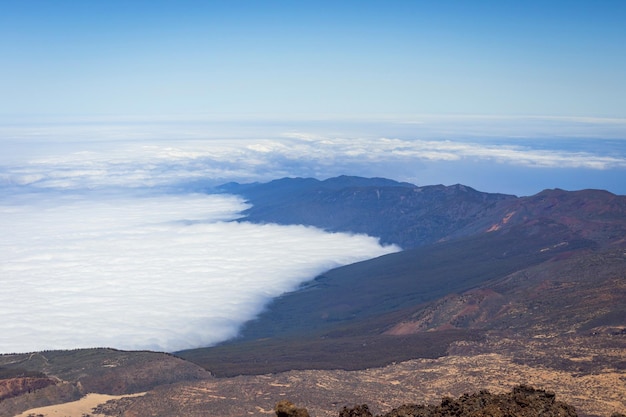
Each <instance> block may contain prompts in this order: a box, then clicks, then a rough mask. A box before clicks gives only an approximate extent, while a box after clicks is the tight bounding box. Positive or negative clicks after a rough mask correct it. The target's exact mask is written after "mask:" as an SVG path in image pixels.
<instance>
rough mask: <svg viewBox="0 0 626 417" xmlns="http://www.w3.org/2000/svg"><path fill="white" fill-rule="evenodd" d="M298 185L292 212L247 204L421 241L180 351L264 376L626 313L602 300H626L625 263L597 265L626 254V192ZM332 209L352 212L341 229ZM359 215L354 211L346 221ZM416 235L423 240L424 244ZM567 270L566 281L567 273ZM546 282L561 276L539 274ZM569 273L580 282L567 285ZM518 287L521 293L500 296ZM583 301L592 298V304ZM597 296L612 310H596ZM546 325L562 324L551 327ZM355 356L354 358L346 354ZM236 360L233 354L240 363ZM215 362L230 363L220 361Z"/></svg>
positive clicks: (337, 273) (308, 287)
mask: <svg viewBox="0 0 626 417" xmlns="http://www.w3.org/2000/svg"><path fill="white" fill-rule="evenodd" d="M302 181H306V183H307V184H309V185H308V187H309V188H308V189H307V190H305V191H303V194H301V195H300V196H299V197H294V198H293V199H292V198H291V197H290V196H288V195H283V196H282V198H284V199H285V200H284V201H285V205H284V206H280V205H276V206H274V205H269V206H263V205H262V204H261V205H260V207H259V210H258V211H254V210H253V209H254V207H253V209H251V211H250V213H251V218H250V219H249V220H251V221H252V220H254V219H256V220H254V221H269V219H270V218H271V216H274V215H278V213H281V212H284V213H291V214H293V216H294V218H297V219H298V220H299V221H302V222H304V223H307V221H308V224H315V225H317V226H319V225H320V224H319V223H320V222H327V224H330V223H332V224H334V226H332V227H336V228H339V227H346V228H347V227H348V225H354V224H358V225H361V226H362V227H363V229H367V230H368V231H369V232H372V231H375V230H376V228H377V227H386V226H388V227H389V228H390V229H393V233H391V232H390V233H389V234H387V238H388V239H389V240H391V241H394V240H393V239H399V240H401V241H403V242H405V243H407V242H412V243H411V244H413V245H416V246H417V247H415V248H414V249H410V250H405V251H403V252H399V253H395V254H391V255H387V256H383V257H380V258H377V259H373V260H369V261H365V262H360V263H356V264H353V265H348V266H345V267H342V268H337V269H334V270H332V271H328V272H327V273H324V274H322V275H320V276H318V277H317V278H315V279H314V280H312V281H311V282H309V283H306V284H305V285H303V286H302V287H301V288H300V289H299V290H298V291H294V292H292V293H288V294H284V295H283V296H281V297H279V298H278V299H276V300H274V301H273V302H272V303H271V304H270V305H269V306H268V307H267V309H266V310H265V311H264V312H263V313H262V314H261V315H260V316H259V317H258V318H257V319H256V320H254V321H251V322H249V323H247V324H246V325H245V326H244V328H243V329H242V332H241V337H240V338H239V339H236V340H233V341H230V342H227V343H225V344H223V345H220V346H217V347H214V348H208V349H196V350H192V351H186V352H179V354H180V355H181V356H182V357H184V358H187V359H190V360H192V361H194V362H196V363H198V364H201V365H202V366H205V367H207V368H208V369H212V370H216V371H217V372H218V373H219V372H224V373H225V374H229V372H244V373H245V372H249V371H250V370H252V369H257V370H259V371H263V372H270V371H272V370H276V369H286V368H284V367H283V366H284V365H285V364H287V363H289V366H296V365H294V364H295V363H302V362H307V363H306V364H305V365H303V366H307V367H313V368H315V367H322V368H324V367H333V366H334V367H348V368H350V369H356V368H357V367H358V366H376V365H380V364H381V361H382V363H389V362H390V361H393V360H403V359H408V358H410V357H431V356H429V355H433V354H437V352H438V353H439V354H443V352H445V349H446V346H447V345H448V344H449V343H450V342H452V341H454V340H459V339H463V338H469V339H471V338H476V337H480V335H482V334H484V332H486V331H514V332H519V331H524V332H526V333H528V334H532V332H538V331H542V332H544V331H545V332H548V331H549V332H552V333H558V331H559V328H560V329H568V330H567V331H573V330H572V329H574V330H575V329H579V328H580V326H581V325H582V323H587V322H589V323H591V324H588V325H587V327H589V326H591V327H589V328H595V327H597V326H595V327H594V325H592V324H593V323H595V322H594V320H596V321H598V323H605V324H607V325H608V323H612V325H618V324H619V323H615V320H613V319H615V318H616V317H618V316H619V315H620V314H621V312H623V311H624V303H623V301H620V298H619V297H618V298H615V297H608V296H607V294H611V293H614V294H622V293H623V291H622V290H621V289H620V288H621V285H622V284H621V283H623V281H624V279H626V272H625V270H626V267H624V266H623V263H620V262H617V263H615V262H608V261H607V262H604V263H603V262H600V263H598V264H593V263H589V262H590V261H589V259H592V258H593V256H596V255H597V254H598V253H599V252H598V251H604V250H606V248H609V249H610V248H618V247H623V246H624V236H626V197H623V196H615V195H613V194H611V193H608V192H603V191H596V190H585V191H579V192H566V191H562V190H546V191H544V192H542V193H539V194H537V195H536V196H531V197H525V198H517V197H512V196H502V195H489V194H484V193H479V192H477V191H475V190H472V189H469V188H467V187H463V186H452V187H443V186H433V187H411V186H404V185H399V186H394V187H390V188H384V187H379V186H372V187H369V186H363V187H356V188H350V187H348V188H340V189H332V190H331V189H326V190H323V189H319V188H315V187H317V185H315V184H316V183H315V182H311V181H308V180H302ZM282 182H283V185H285V184H293V183H292V182H291V181H290V180H282ZM339 183H341V181H339ZM361 184H363V181H362V180H361ZM311 187H313V188H311ZM322 197H323V198H322ZM254 201H261V200H254V199H252V202H253V203H254ZM296 203H298V204H296ZM309 203H311V204H316V206H315V207H314V209H311V210H309V209H308V208H307V207H308V205H307V204H309ZM294 204H295V206H294ZM346 207H350V209H347V208H346ZM265 209H267V210H268V211H267V212H264V210H265ZM344 210H345V211H344ZM359 210H360V212H359ZM333 212H338V213H340V214H341V215H345V216H346V217H344V218H343V220H342V221H343V222H344V223H340V222H338V219H339V218H340V216H338V215H335V216H334V217H333V215H332V213H333ZM355 212H358V213H359V215H355V214H351V213H355ZM264 213H265V214H264ZM319 213H325V214H324V215H319V216H318V214H319ZM253 215H254V216H258V217H253ZM306 216H311V217H310V219H309V220H307V217H306ZM261 218H262V219H264V220H260V219H261ZM329 219H330V220H329ZM363 219H366V220H363ZM305 220H306V221H305ZM333 222H334V223H333ZM316 223H317V224H316ZM340 224H341V226H339V225H340ZM422 232H423V235H426V236H428V237H427V238H425V239H421V238H420V237H421V236H422V235H420V233H422ZM373 234H374V233H373ZM392 235H393V236H394V237H393V238H392V237H391V236H392ZM435 240H438V241H439V243H436V244H433V243H432V241H435ZM395 241H397V240H395ZM428 241H431V244H428V245H427V244H426V242H428ZM598 256H599V255H598ZM589 257H591V258H589ZM618 258H619V256H618ZM579 259H580V261H579ZM607 259H608V258H607ZM611 259H613V258H611ZM565 260H567V262H569V263H563V262H565ZM572 265H577V266H575V267H573V266H572ZM610 265H612V266H610ZM615 265H617V266H615ZM533 268H534V269H533ZM560 268H563V269H564V270H566V271H569V272H568V273H570V274H571V275H572V276H569V277H566V276H560V275H559V270H560ZM611 268H617V269H614V270H613V273H614V274H615V275H613V276H612V278H611V279H609V278H607V275H606V273H605V272H607V273H608V271H611ZM579 269H580V273H578V272H577V271H578V270H579ZM542 271H544V272H542ZM547 271H550V272H547ZM584 271H588V273H586V272H584ZM590 271H593V272H590ZM545 274H552V276H553V277H554V281H553V282H552V281H549V279H548V278H546V279H545V280H543V281H542V280H541V279H540V278H538V277H543V276H544V275H545ZM582 276H584V277H585V278H584V279H582V278H581V279H578V280H576V279H575V277H582ZM511 277H518V278H511ZM525 277H532V279H531V278H525ZM568 279H573V280H574V281H572V282H569V283H567V284H563V283H564V282H568V281H567V280H568ZM507 280H508V281H507ZM511 280H514V281H515V285H512V286H511V288H509V289H508V290H505V288H507V287H506V286H507V285H510V283H511V282H512V281H511ZM544 281H545V282H544ZM507 282H508V283H509V284H507ZM573 282H575V283H576V284H574V283H573ZM568 288H571V290H568ZM583 297H587V298H588V299H589V300H595V301H593V302H589V304H585V302H583ZM598 300H607V303H608V304H607V305H606V306H604V307H602V308H601V303H600V301H598ZM533 303H534V304H533ZM512 306H516V307H515V308H514V307H512ZM581 306H582V307H581ZM590 306H591V307H590ZM600 312H602V313H600ZM556 314H559V315H561V316H563V318H557V316H556ZM550 322H554V323H559V324H558V325H555V326H553V327H550V326H547V325H546V323H550ZM433 332H434V333H433ZM384 335H387V337H386V338H385V337H383V336H384ZM393 335H395V337H400V338H399V339H398V338H394V336H393ZM437 335H439V338H438V336H437ZM531 337H532V335H531ZM382 345H384V346H385V348H384V349H383V348H380V346H382ZM313 347H314V348H313ZM312 349H314V350H315V352H314V354H313V351H312ZM355 349H356V350H358V351H359V352H360V353H359V355H358V356H357V357H354V358H353V357H346V356H345V355H343V354H340V353H345V351H346V350H355ZM229 352H230V353H232V352H237V353H236V357H233V356H230V354H229ZM246 352H247V353H246ZM278 352H280V354H279V353H278ZM246 355H248V358H247V359H246ZM420 355H422V356H420ZM219 357H221V358H224V357H227V358H229V360H232V361H233V362H236V365H234V366H231V365H232V363H231V364H224V365H225V366H222V365H223V362H222V364H217V365H216V363H217V361H219V359H218V358H219ZM333 358H334V359H333ZM385 361H388V362H385ZM261 363H264V364H265V365H264V366H259V365H260V364H261Z"/></svg>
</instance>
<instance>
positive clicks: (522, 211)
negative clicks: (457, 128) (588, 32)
mask: <svg viewBox="0 0 626 417" xmlns="http://www.w3.org/2000/svg"><path fill="white" fill-rule="evenodd" d="M220 190H221V191H222V192H228V193H233V194H239V195H242V196H243V197H244V198H246V199H247V200H248V201H249V202H250V203H251V204H252V207H251V208H250V209H248V210H246V211H245V212H244V214H245V215H246V217H245V219H244V220H245V221H250V222H255V223H278V224H306V225H311V226H316V227H319V228H323V229H325V230H329V231H343V232H352V233H365V234H368V235H370V236H376V237H379V238H380V239H381V242H382V243H385V244H387V243H395V244H398V245H400V246H401V247H403V248H405V249H410V248H415V247H419V246H424V245H428V244H433V243H437V242H440V241H444V240H451V239H456V238H461V237H465V236H472V235H476V234H480V233H484V232H486V231H495V230H500V229H506V228H508V227H512V226H516V225H522V224H524V225H526V226H529V227H532V226H533V222H545V221H546V220H549V221H550V222H553V223H558V224H563V225H565V226H566V227H567V228H569V229H571V230H572V231H574V232H581V233H583V232H584V234H585V236H587V237H589V238H591V239H593V240H595V241H597V242H598V243H606V242H609V241H615V240H619V239H621V238H623V237H624V236H625V235H626V197H625V196H617V195H614V194H611V193H609V192H606V191H599V190H583V191H576V192H568V191H563V190H558V189H557V190H545V191H543V192H541V193H539V194H537V195H534V196H531V197H523V198H518V197H515V196H512V195H504V194H491V193H483V192H479V191H476V190H474V189H472V188H470V187H466V186H463V185H453V186H449V187H446V186H443V185H435V186H425V187H418V186H415V185H412V184H408V183H398V182H395V181H391V180H385V179H380V178H373V179H367V178H359V177H338V178H331V179H328V180H325V181H318V180H315V179H311V178H306V179H304V178H283V179H281V180H276V181H272V182H269V183H266V184H236V183H230V184H226V185H224V186H222V187H220Z"/></svg>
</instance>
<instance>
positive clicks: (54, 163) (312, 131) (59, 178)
mask: <svg viewBox="0 0 626 417" xmlns="http://www.w3.org/2000/svg"><path fill="white" fill-rule="evenodd" d="M48 128H49V130H47V129H48ZM59 138H62V139H59ZM86 138H87V139H86ZM625 138H626V121H625V120H621V119H585V118H578V119H575V118H571V119H568V118H497V117H494V118H479V117H456V118H455V117H448V118H446V117H439V118H437V117H421V118H418V117H416V118H406V119H401V120H396V121H387V122H385V121H378V122H358V121H348V122H343V123H340V122H337V121H332V120H328V121H324V122H311V121H309V122H301V123H297V122H292V121H286V122H284V123H282V124H272V123H269V122H264V121H256V122H248V123H247V124H246V123H238V122H236V121H230V122H223V121H222V122H215V121H213V122H211V121H204V122H197V123H192V122H189V123H183V122H170V123H164V122H162V123H152V124H151V123H149V122H144V123H128V124H119V123H118V124H115V123H105V122H102V121H101V122H89V123H84V124H63V123H60V124H50V123H48V124H42V125H41V126H32V125H28V126H26V125H25V126H19V125H14V126H8V127H5V128H4V130H1V129H0V141H2V145H3V146H4V147H5V148H6V149H7V150H8V151H9V152H8V153H5V157H4V158H7V156H6V155H9V157H10V158H11V160H10V161H6V160H3V157H0V185H4V186H5V187H11V186H18V187H21V186H31V187H34V188H46V189H50V188H55V189H59V188H61V189H67V188H73V189H85V188H105V187H120V186H123V187H134V188H142V187H183V188H186V189H189V187H202V186H205V187H206V186H207V185H215V184H217V183H220V182H225V181H231V180H238V181H258V180H271V179H274V178H279V177H284V176H313V177H318V178H327V177H330V176H334V175H340V174H346V173H348V174H353V175H362V176H388V177H394V178H396V179H398V180H404V181H411V182H415V183H417V184H420V185H426V184H433V183H446V182H451V183H461V182H463V183H465V184H466V185H470V186H473V187H475V188H478V189H481V190H484V191H499V192H509V193H519V192H520V191H521V192H526V190H525V189H524V190H517V189H495V187H494V186H492V185H491V184H489V182H488V181H485V178H486V177H487V175H485V176H484V178H478V177H475V176H472V175H471V173H472V171H477V170H483V169H485V168H487V169H489V170H496V169H497V170H500V171H502V172H504V174H505V176H506V171H507V170H519V169H524V170H527V171H528V172H529V177H532V176H533V174H536V173H537V172H538V170H546V169H547V170H550V173H549V174H550V175H552V177H548V178H550V179H551V181H548V180H545V181H543V183H542V184H537V185H536V187H535V189H534V192H539V191H541V189H543V188H554V187H560V188H566V189H571V188H577V187H576V184H577V183H576V182H575V181H571V182H570V183H568V182H567V178H568V177H569V176H570V175H571V174H570V173H569V172H568V173H567V175H564V174H563V172H564V170H578V171H579V172H583V171H584V172H586V173H587V174H588V175H587V177H588V178H592V177H593V178H596V177H597V180H595V182H589V183H588V184H586V183H582V184H581V187H593V188H605V187H602V185H603V184H602V181H603V180H604V178H606V177H608V175H607V174H606V173H607V172H609V171H615V172H622V173H623V171H624V170H626V146H624V143H626V142H624V141H625V140H626V139H625ZM470 166H471V168H467V167H470ZM457 168H458V169H457ZM455 169H456V171H455ZM533 170H534V171H533ZM437 174H439V175H437ZM614 175H615V174H614ZM500 176H502V175H500ZM542 176H544V177H545V176H546V174H545V173H542ZM574 177H576V176H574ZM577 180H578V178H577ZM612 185H613V184H609V186H607V188H610V186H612ZM510 186H511V188H512V186H513V184H511V185H510ZM531 187H532V184H530V185H529V187H528V188H529V189H532V188H531ZM578 188H580V187H578ZM612 191H614V192H618V193H621V192H622V191H621V189H613V190H612Z"/></svg>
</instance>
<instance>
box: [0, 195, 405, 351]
mask: <svg viewBox="0 0 626 417" xmlns="http://www.w3.org/2000/svg"><path fill="white" fill-rule="evenodd" d="M243 207H245V205H244V204H243V203H242V202H241V201H240V200H239V199H237V198H233V197H230V196H206V195H185V196H158V197H156V196H153V197H150V196H144V197H133V198H128V197H115V198H111V197H109V198H97V197H93V196H84V195H67V194H66V195H63V196H60V197H58V196H57V197H55V198H53V199H48V200H47V199H45V198H42V196H41V195H38V196H35V197H33V196H22V197H21V198H18V199H16V200H13V201H12V202H4V204H2V205H1V206H0V229H1V230H3V233H2V235H1V236H0V283H1V286H2V292H0V317H2V321H0V349H2V352H20V351H33V350H41V349H58V348H76V347H89V346H113V347H117V348H122V349H146V348H147V349H163V350H168V351H171V350H178V349H184V348H190V347H198V346H205V345H208V344H211V343H216V342H219V341H222V340H225V339H227V338H229V337H232V336H234V335H235V334H236V331H237V329H238V327H239V326H240V325H241V324H242V323H243V322H244V321H246V320H249V319H251V318H253V317H254V316H255V315H256V314H258V313H259V311H260V309H261V308H262V306H263V305H264V304H265V303H266V302H268V300H269V299H271V298H272V297H275V296H277V295H279V294H281V293H282V292H284V291H288V290H290V289H293V288H294V287H295V286H297V285H298V284H299V283H301V282H302V281H304V280H307V279H310V278H313V277H314V276H315V275H316V274H318V273H320V272H323V271H324V270H327V269H329V268H332V267H335V266H338V265H341V264H346V263H351V262H355V261H358V260H363V259H367V258H371V257H375V256H379V255H382V254H384V253H388V252H390V251H394V250H397V249H396V248H392V247H387V248H383V247H381V246H379V245H378V242H377V240H376V239H374V238H371V237H367V236H350V235H347V234H329V233H325V232H322V231H320V230H317V229H314V228H308V227H303V226H277V225H264V226H259V225H253V224H250V223H237V222H224V221H223V220H227V219H231V218H233V217H235V216H236V213H237V211H239V210H241V209H242V208H243Z"/></svg>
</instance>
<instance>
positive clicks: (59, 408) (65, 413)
mask: <svg viewBox="0 0 626 417" xmlns="http://www.w3.org/2000/svg"><path fill="white" fill-rule="evenodd" d="M144 394H145V393H140V394H133V395H105V394H87V395H86V396H84V397H83V398H81V399H80V400H78V401H72V402H69V403H65V404H58V405H51V406H48V407H39V408H33V409H31V410H28V411H25V412H23V413H21V414H18V415H16V416H15V417H32V416H36V417H84V416H85V415H90V416H92V417H101V416H104V414H94V413H92V409H93V408H94V407H96V406H97V405H99V404H103V403H105V402H107V401H110V400H119V399H121V398H124V397H131V398H133V397H138V396H141V395H144Z"/></svg>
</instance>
